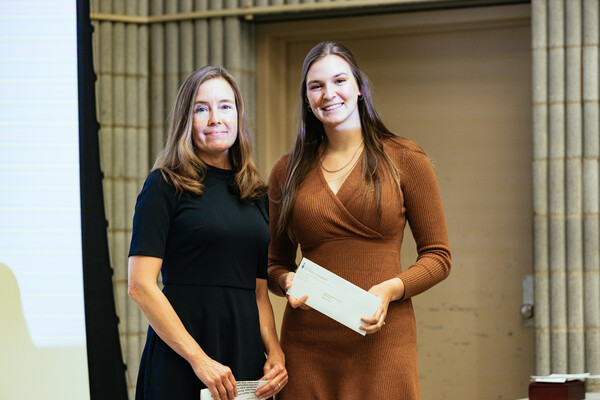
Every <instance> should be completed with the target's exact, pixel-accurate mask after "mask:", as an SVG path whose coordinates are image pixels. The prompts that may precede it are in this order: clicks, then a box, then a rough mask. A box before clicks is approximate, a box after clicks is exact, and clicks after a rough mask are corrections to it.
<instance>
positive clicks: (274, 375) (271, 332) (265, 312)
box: [256, 279, 288, 398]
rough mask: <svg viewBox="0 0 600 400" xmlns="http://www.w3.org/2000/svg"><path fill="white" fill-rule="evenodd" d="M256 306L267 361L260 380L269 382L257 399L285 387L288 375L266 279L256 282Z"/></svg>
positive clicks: (267, 396) (271, 394)
mask: <svg viewBox="0 0 600 400" xmlns="http://www.w3.org/2000/svg"><path fill="white" fill-rule="evenodd" d="M256 304H257V305H258V315H259V319H260V335H261V337H262V341H263V344H264V345H265V350H266V352H267V361H266V363H265V366H264V368H263V370H264V374H265V375H264V376H263V377H262V378H261V380H270V381H271V382H270V383H268V384H266V385H265V386H263V387H262V388H260V389H259V390H257V391H256V396H257V397H258V398H270V397H273V396H274V395H275V394H276V393H278V392H279V391H280V390H281V388H282V387H283V386H285V384H286V383H287V381H288V375H287V370H286V369H285V356H284V354H283V351H282V350H281V346H280V345H279V339H278V338H277V330H276V329H275V318H274V316H273V308H272V307H271V300H269V293H268V287H267V280H266V279H257V280H256Z"/></svg>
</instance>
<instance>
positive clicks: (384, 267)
mask: <svg viewBox="0 0 600 400" xmlns="http://www.w3.org/2000/svg"><path fill="white" fill-rule="evenodd" d="M384 146H385V149H386V151H387V153H388V155H389V156H390V158H391V159H392V160H393V161H394V162H395V163H396V166H397V168H398V170H399V172H400V180H401V189H402V191H401V193H400V194H398V191H397V189H396V185H395V182H394V180H393V179H392V178H391V177H390V176H386V177H385V180H384V184H383V190H382V206H383V207H382V218H381V221H380V220H379V218H378V216H377V207H376V206H375V202H374V199H373V198H372V197H373V196H371V197H369V198H368V199H367V204H366V206H365V207H363V203H362V202H363V188H364V185H363V184H362V182H361V162H360V161H359V162H358V163H357V164H356V166H355V167H354V170H353V171H352V172H351V173H350V175H349V176H348V177H347V178H346V181H345V182H344V184H343V185H342V187H341V188H340V189H339V191H338V193H337V194H334V193H333V191H332V190H331V189H330V188H329V185H328V184H327V182H326V180H325V177H324V175H323V173H322V171H321V168H319V167H318V163H315V167H314V168H313V169H312V170H311V171H310V172H309V174H308V175H307V177H306V178H305V180H304V182H303V183H302V184H301V186H300V189H299V191H298V197H297V199H296V203H295V206H294V212H293V216H292V220H291V227H292V230H293V233H294V236H295V238H296V239H297V241H298V243H299V244H300V247H301V250H302V255H303V256H304V257H306V258H308V259H310V260H312V261H314V262H316V263H317V264H319V265H321V266H322V267H324V268H327V269H329V270H331V271H332V272H334V273H336V274H338V275H340V276H341V277H343V278H344V279H347V280H349V281H350V282H352V283H354V284H355V285H358V286H360V287H362V288H363V289H365V290H368V289H369V288H371V286H373V285H375V284H378V283H381V282H383V281H385V280H388V279H391V278H393V277H399V278H401V279H402V281H403V282H404V285H405V288H406V293H405V297H404V299H403V300H401V301H395V302H392V303H390V306H389V308H388V314H387V318H386V325H385V326H384V327H383V328H382V329H381V330H380V331H379V332H376V333H374V334H372V335H367V336H361V335H359V334H358V333H356V332H354V331H352V330H350V329H348V328H347V327H345V326H343V325H341V324H339V323H337V322H335V321H333V320H331V319H330V318H328V317H326V316H324V315H323V314H320V313H319V312H317V311H315V310H308V311H306V310H301V309H293V308H291V307H290V306H289V304H288V305H287V307H286V310H285V314H284V317H283V324H282V327H281V344H282V347H283V351H284V352H285V355H286V367H287V370H288V374H289V383H288V384H287V385H286V386H285V388H284V389H283V390H282V391H281V393H280V396H279V399H282V400H296V399H297V400H307V399H319V400H328V399H331V400H346V399H382V400H384V399H389V400H409V399H419V375H418V370H417V349H416V346H417V345H416V339H417V338H416V324H415V317H414V313H413V307H412V303H411V300H410V298H411V297H412V296H414V295H416V294H419V293H421V292H423V291H425V290H427V289H429V288H430V287H432V286H433V285H435V284H436V283H438V282H440V281H442V280H443V279H444V278H446V276H448V273H449V272H450V250H449V246H448V236H447V232H446V223H445V219H444V214H443V210H442V204H441V200H440V193H439V189H438V185H437V181H436V178H435V174H434V172H433V169H432V167H431V165H430V162H429V160H428V158H427V157H426V155H425V154H424V153H423V152H422V150H421V149H420V148H419V147H418V146H417V145H416V144H414V143H413V142H411V141H409V140H407V139H401V138H397V139H393V140H392V139H387V140H385V141H384ZM287 160H288V156H284V157H282V158H281V159H280V160H279V161H277V163H276V164H275V166H274V167H273V169H272V171H271V175H270V177H269V188H270V189H269V197H270V204H269V207H270V219H271V243H270V246H269V287H270V289H271V290H272V291H273V292H274V293H275V294H277V295H280V296H281V295H283V293H282V290H281V288H280V287H279V285H278V278H279V276H280V275H281V274H283V273H286V272H288V271H295V269H296V264H295V259H296V248H297V244H296V243H293V242H292V241H290V240H289V239H288V238H287V236H286V235H276V233H275V232H276V230H275V229H274V226H275V223H276V222H277V220H278V216H279V209H280V204H279V200H280V199H281V186H282V182H283V179H284V173H285V167H286V162H287ZM380 165H381V164H380ZM407 222H408V223H409V224H410V228H411V230H412V233H413V236H414V238H415V241H416V244H417V251H418V258H417V260H416V263H415V264H414V265H412V266H411V267H409V268H408V269H403V268H402V267H401V266H400V247H401V244H402V237H403V232H404V227H405V224H406V223H407Z"/></svg>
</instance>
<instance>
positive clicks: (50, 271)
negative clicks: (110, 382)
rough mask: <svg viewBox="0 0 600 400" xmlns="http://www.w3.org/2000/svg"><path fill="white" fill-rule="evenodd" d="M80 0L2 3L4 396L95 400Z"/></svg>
mask: <svg viewBox="0 0 600 400" xmlns="http://www.w3.org/2000/svg"><path fill="white" fill-rule="evenodd" d="M76 6H77V4H76V1H75V0H52V1H48V0H44V1H31V0H0V299H1V300H0V382H1V384H0V399H2V400H4V399H61V400H65V399H78V400H80V399H89V398H90V388H89V380H88V365H87V354H86V331H85V315H84V295H83V271H82V244H81V214H80V187H79V184H80V177H79V131H78V129H79V125H78V124H79V123H78V91H77V14H76Z"/></svg>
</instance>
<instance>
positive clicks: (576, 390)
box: [529, 380, 585, 400]
mask: <svg viewBox="0 0 600 400" xmlns="http://www.w3.org/2000/svg"><path fill="white" fill-rule="evenodd" d="M584 399H585V384H584V382H583V381H580V380H577V381H567V382H565V383H544V382H531V383H530V384H529V400H584Z"/></svg>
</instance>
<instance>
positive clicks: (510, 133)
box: [257, 6, 534, 400]
mask: <svg viewBox="0 0 600 400" xmlns="http://www.w3.org/2000/svg"><path fill="white" fill-rule="evenodd" d="M308 27H310V29H309V30H308V29H307V28H308ZM307 32H310V33H307ZM327 39H337V40H341V41H343V42H344V43H345V44H347V45H348V47H350V49H351V50H353V52H354V53H355V55H356V57H357V59H358V62H359V64H360V65H361V67H362V69H363V70H364V71H365V72H366V73H367V75H368V76H369V77H370V79H371V81H372V84H373V88H374V96H375V103H376V105H377V107H378V110H379V111H380V113H381V114H382V116H383V118H384V120H385V121H386V122H387V123H388V125H389V126H390V127H391V128H392V129H393V130H395V131H396V132H398V133H400V134H401V135H403V136H406V137H408V138H411V139H413V140H415V141H416V142H417V143H419V144H420V145H421V146H422V147H423V148H424V149H425V150H426V152H427V153H428V155H429V156H430V158H431V159H432V160H433V162H434V165H435V167H436V170H437V173H438V179H439V183H440V188H441V191H442V197H443V201H444V206H445V211H446V217H447V222H448V228H449V234H450V241H451V246H452V251H453V270H452V273H451V275H450V277H449V278H448V280H446V281H445V282H443V283H441V284H440V285H438V286H436V287H434V288H433V289H432V290H430V291H429V292H427V293H425V294H423V295H420V296H418V297H416V298H415V299H414V304H415V309H416V316H417V322H418V334H419V344H418V346H419V347H418V354H419V364H420V375H421V386H422V395H423V399H473V400H479V399H514V398H519V397H525V396H526V394H527V384H528V378H529V375H531V374H533V372H534V354H533V351H534V342H533V341H534V335H533V330H532V328H526V327H523V326H522V322H521V319H520V314H519V308H520V305H521V302H522V292H521V287H522V286H521V282H522V278H523V276H524V275H527V274H531V273H532V250H531V247H532V232H531V218H532V217H531V216H532V209H531V207H532V205H531V203H532V201H531V164H530V163H531V151H532V149H531V111H530V110H531V93H530V92H531V61H530V58H531V47H530V21H529V7H528V6H510V7H499V8H486V9H464V10H451V11H435V12H424V13H415V14H398V15H386V16H370V17H361V18H346V19H335V20H315V21H308V22H306V21H304V22H298V23H285V24H268V25H261V26H259V27H258V30H257V46H258V57H257V60H258V65H257V68H258V70H257V72H258V85H259V87H258V94H259V97H258V107H257V112H258V121H257V122H258V134H259V136H258V142H259V143H258V147H259V153H258V157H259V166H260V167H261V169H262V170H263V172H264V173H267V171H268V170H269V169H270V167H271V165H272V164H273V162H274V161H275V160H276V159H277V157H278V156H279V155H281V154H282V153H283V152H284V151H285V150H287V149H288V148H289V146H290V145H291V143H292V140H293V136H294V126H295V125H294V120H295V106H296V100H297V91H298V87H297V85H298V78H299V75H300V67H301V63H302V60H303V58H304V55H305V54H306V52H307V51H308V49H310V47H312V45H314V44H316V43H317V42H318V41H320V40H327ZM414 257H415V252H414V242H412V240H411V239H410V235H408V238H407V241H405V244H404V246H403V265H405V266H406V265H410V264H411V263H412V260H414ZM274 302H275V308H276V313H277V317H278V320H279V321H280V318H281V309H282V306H283V304H284V302H283V301H281V299H274Z"/></svg>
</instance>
